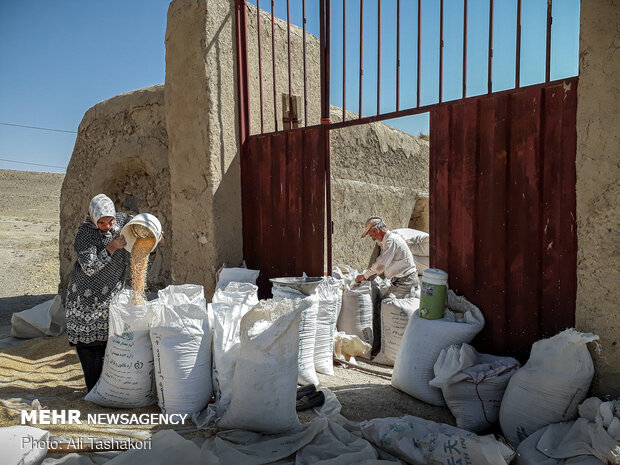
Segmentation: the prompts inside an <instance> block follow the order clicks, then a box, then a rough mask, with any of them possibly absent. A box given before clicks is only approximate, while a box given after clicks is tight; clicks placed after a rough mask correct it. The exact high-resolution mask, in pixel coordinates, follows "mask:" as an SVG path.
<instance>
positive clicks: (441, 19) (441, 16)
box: [439, 0, 444, 103]
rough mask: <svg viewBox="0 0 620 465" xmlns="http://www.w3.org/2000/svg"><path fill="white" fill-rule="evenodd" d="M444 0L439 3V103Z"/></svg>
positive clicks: (440, 94) (441, 90)
mask: <svg viewBox="0 0 620 465" xmlns="http://www.w3.org/2000/svg"><path fill="white" fill-rule="evenodd" d="M443 10H444V0H441V1H440V2H439V103H441V102H442V101H443V16H444V12H443Z"/></svg>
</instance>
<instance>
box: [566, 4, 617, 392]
mask: <svg viewBox="0 0 620 465" xmlns="http://www.w3.org/2000/svg"><path fill="white" fill-rule="evenodd" d="M618 31H620V1H618V0H606V1H592V0H589V1H584V2H581V32H580V41H579V68H580V69H579V94H578V103H577V105H578V107H577V236H578V244H579V250H578V255H577V282H578V284H577V310H576V311H577V313H576V323H577V328H578V329H579V330H581V331H587V332H593V333H595V334H598V335H599V336H600V338H601V349H602V350H601V351H600V353H598V352H597V351H592V355H593V357H594V362H595V370H596V374H595V379H594V385H593V392H594V394H596V395H611V396H612V397H618V396H620V305H619V303H620V284H619V283H620V267H619V266H618V244H619V243H620V204H619V199H620V182H619V180H620V164H619V163H618V160H619V158H618V154H619V153H620V132H618V128H620V114H619V113H618V107H620V90H619V87H618V76H620V33H619V32H618Z"/></svg>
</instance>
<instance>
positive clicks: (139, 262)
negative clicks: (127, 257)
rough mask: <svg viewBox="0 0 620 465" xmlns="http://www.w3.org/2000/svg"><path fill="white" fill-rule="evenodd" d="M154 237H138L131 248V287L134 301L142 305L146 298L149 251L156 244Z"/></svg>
mask: <svg viewBox="0 0 620 465" xmlns="http://www.w3.org/2000/svg"><path fill="white" fill-rule="evenodd" d="M155 242H156V241H155V238H154V237H146V238H144V237H138V238H137V239H136V242H135V243H134V245H133V247H132V248H131V288H132V289H133V299H132V303H133V304H134V305H141V304H143V303H144V301H145V299H146V293H145V288H146V271H147V264H148V261H149V253H150V252H151V250H152V249H153V247H154V246H155Z"/></svg>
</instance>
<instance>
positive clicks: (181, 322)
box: [151, 284, 213, 415]
mask: <svg viewBox="0 0 620 465" xmlns="http://www.w3.org/2000/svg"><path fill="white" fill-rule="evenodd" d="M158 295H159V298H158V304H157V305H154V306H153V323H152V325H151V343H152V344H153V356H154V359H155V384H156V386H157V398H158V404H159V407H160V408H161V410H162V412H163V413H169V414H172V413H179V414H183V413H187V414H190V415H191V414H193V413H195V412H199V411H200V410H202V409H203V408H204V407H205V406H206V405H207V404H208V403H209V401H210V400H211V395H212V394H213V384H212V380H211V338H212V334H211V324H210V323H209V315H208V313H207V302H206V300H205V297H204V289H203V287H202V286H199V285H195V284H183V285H180V286H168V287H167V288H165V289H163V290H160V291H159V293H158Z"/></svg>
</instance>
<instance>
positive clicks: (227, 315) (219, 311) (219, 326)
mask: <svg viewBox="0 0 620 465" xmlns="http://www.w3.org/2000/svg"><path fill="white" fill-rule="evenodd" d="M256 304H258V286H255V285H253V284H249V283H238V282H231V283H229V284H228V286H226V289H224V290H222V289H218V290H216V291H215V294H214V295H213V303H211V304H210V305H209V306H210V309H211V312H212V315H213V373H212V376H213V392H214V393H215V402H216V409H217V412H218V416H219V417H221V416H222V415H223V414H224V412H225V411H226V409H227V408H228V405H229V404H230V396H231V394H232V382H233V375H234V372H235V363H236V361H237V357H238V355H239V342H240V339H239V331H240V325H241V319H242V318H243V316H244V315H245V314H246V313H247V312H249V311H250V310H251V309H252V307H254V305H256Z"/></svg>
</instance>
